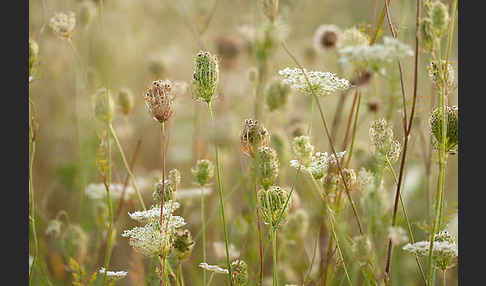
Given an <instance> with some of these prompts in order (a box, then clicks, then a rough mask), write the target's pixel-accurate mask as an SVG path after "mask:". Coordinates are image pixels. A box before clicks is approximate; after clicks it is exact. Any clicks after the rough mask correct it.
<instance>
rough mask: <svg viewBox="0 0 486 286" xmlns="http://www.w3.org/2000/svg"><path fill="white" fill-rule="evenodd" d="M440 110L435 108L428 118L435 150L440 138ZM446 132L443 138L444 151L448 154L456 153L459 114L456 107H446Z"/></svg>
mask: <svg viewBox="0 0 486 286" xmlns="http://www.w3.org/2000/svg"><path fill="white" fill-rule="evenodd" d="M441 110H442V108H440V107H438V108H436V109H435V110H434V111H433V112H432V114H431V115H430V118H429V126H430V132H431V133H432V136H433V145H434V147H435V148H436V149H438V148H439V144H440V142H441V138H442V115H443V113H442V112H441ZM446 115H447V116H446V120H447V132H446V138H445V150H446V152H447V153H449V154H456V153H457V144H458V138H459V114H458V108H457V106H446Z"/></svg>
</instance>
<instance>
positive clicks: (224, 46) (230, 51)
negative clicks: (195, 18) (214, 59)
mask: <svg viewBox="0 0 486 286" xmlns="http://www.w3.org/2000/svg"><path fill="white" fill-rule="evenodd" d="M216 51H217V54H218V56H220V57H221V65H222V66H223V68H231V67H233V64H234V60H235V59H236V58H237V57H238V55H239V54H240V45H239V43H238V42H237V40H236V39H234V38H232V37H226V36H221V37H218V38H217V39H216Z"/></svg>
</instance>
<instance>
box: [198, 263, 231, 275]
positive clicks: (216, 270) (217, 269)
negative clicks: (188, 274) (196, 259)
mask: <svg viewBox="0 0 486 286" xmlns="http://www.w3.org/2000/svg"><path fill="white" fill-rule="evenodd" d="M199 267H201V268H202V269H206V270H207V271H211V272H214V273H219V274H228V273H229V271H228V269H224V268H221V267H219V266H218V265H209V264H207V263H206V262H202V263H199Z"/></svg>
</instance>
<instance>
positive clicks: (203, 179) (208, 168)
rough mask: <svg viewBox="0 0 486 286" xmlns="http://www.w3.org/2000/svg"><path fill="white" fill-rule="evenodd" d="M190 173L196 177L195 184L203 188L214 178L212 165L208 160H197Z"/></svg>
mask: <svg viewBox="0 0 486 286" xmlns="http://www.w3.org/2000/svg"><path fill="white" fill-rule="evenodd" d="M191 172H192V175H193V176H194V177H196V181H197V183H198V184H199V185H200V186H201V187H203V186H205V185H206V184H207V183H208V182H209V180H211V178H212V177H213V176H214V165H213V163H212V162H211V161H209V160H198V161H197V162H196V166H194V168H192V169H191Z"/></svg>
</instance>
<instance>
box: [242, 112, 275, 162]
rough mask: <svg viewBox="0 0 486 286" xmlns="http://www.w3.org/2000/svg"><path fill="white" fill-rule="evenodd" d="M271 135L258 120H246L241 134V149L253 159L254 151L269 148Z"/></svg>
mask: <svg viewBox="0 0 486 286" xmlns="http://www.w3.org/2000/svg"><path fill="white" fill-rule="evenodd" d="M269 141H270V133H269V132H268V131H267V129H266V128H265V127H264V126H263V125H262V124H261V123H260V122H258V120H253V119H246V120H245V123H244V125H243V129H242V130H241V134H240V149H241V151H243V153H245V154H246V155H248V156H250V157H253V156H254V153H255V152H254V151H255V150H256V149H257V148H259V147H263V146H267V145H268V144H269Z"/></svg>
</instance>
